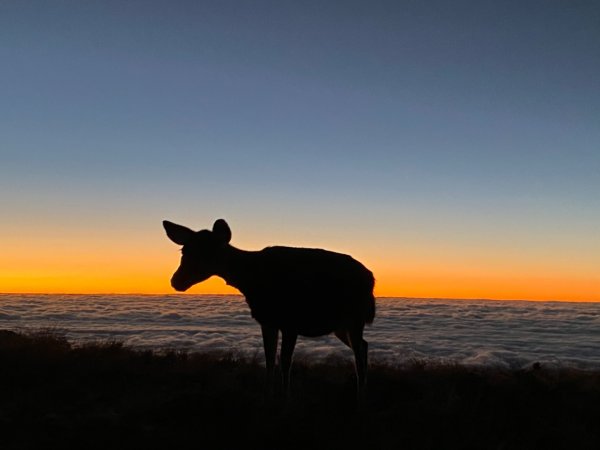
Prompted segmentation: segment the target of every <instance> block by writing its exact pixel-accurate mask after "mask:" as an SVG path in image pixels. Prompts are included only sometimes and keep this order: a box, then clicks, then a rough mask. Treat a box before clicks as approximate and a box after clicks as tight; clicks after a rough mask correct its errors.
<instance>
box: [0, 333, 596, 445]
mask: <svg viewBox="0 0 600 450" xmlns="http://www.w3.org/2000/svg"><path fill="white" fill-rule="evenodd" d="M263 377H264V369H263V367H262V365H261V364H260V363H258V362H257V361H255V360H251V359H244V358H239V357H236V356H235V355H231V354H186V353H181V352H166V353H153V352H150V351H136V350H132V349H130V348H127V347H124V346H122V345H121V344H120V343H118V342H105V343H98V344H93V345H83V346H73V345H71V344H70V343H69V342H68V341H67V340H66V339H65V338H64V337H61V336H60V335H56V334H53V333H44V332H41V333H34V334H17V333H13V332H8V331H0V448H1V449H16V448H40V449H42V448H81V449H89V448H106V449H116V448H123V449H130V448H199V449H228V450H229V449H232V450H233V449H235V450H237V449H318V448H327V449H342V448H343V449H348V448H361V449H400V448H404V449H454V448H456V449H552V448H564V449H598V448H600V373H598V372H584V371H576V370H569V369H561V370H550V369H548V370H547V369H545V368H543V367H541V368H539V369H537V370H536V369H533V368H532V369H531V370H525V371H502V370H493V369H487V370H476V369H473V368H466V367H462V366H452V365H439V366H430V365H427V364H425V363H423V362H419V361H416V362H415V363H414V364H412V365H410V366H409V367H404V368H392V367H387V366H380V365H372V366H371V370H370V377H369V389H368V392H367V396H366V398H365V400H364V402H362V403H361V404H360V405H356V402H355V398H354V377H353V373H352V368H351V366H350V364H349V363H346V362H328V363H326V364H305V363H303V362H302V361H296V362H295V364H294V368H293V374H292V382H293V389H292V390H293V392H292V395H291V398H290V399H289V400H288V401H287V402H284V401H283V400H282V398H281V396H279V397H277V396H276V397H275V398H274V399H265V397H264V395H263V381H264V379H263Z"/></svg>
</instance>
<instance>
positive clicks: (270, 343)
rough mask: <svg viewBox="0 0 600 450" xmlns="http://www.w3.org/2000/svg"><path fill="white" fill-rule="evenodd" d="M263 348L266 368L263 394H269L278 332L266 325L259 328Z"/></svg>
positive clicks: (271, 387) (271, 389) (271, 386)
mask: <svg viewBox="0 0 600 450" xmlns="http://www.w3.org/2000/svg"><path fill="white" fill-rule="evenodd" d="M260 328H261V331H262V337H263V345H264V348H265V363H266V366H267V380H266V389H265V392H266V393H268V394H270V393H272V391H273V375H274V373H275V355H276V354H277V340H278V338H279V330H278V329H277V328H274V327H270V326H268V325H261V326H260Z"/></svg>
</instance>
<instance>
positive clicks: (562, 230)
mask: <svg viewBox="0 0 600 450" xmlns="http://www.w3.org/2000/svg"><path fill="white" fill-rule="evenodd" d="M0 61H1V63H0V64H1V70H0V211H1V218H2V220H1V221H0V249H1V250H0V292H61V293H69V292H73V293H88V292H98V293H108V292H111V293H132V292H139V293H166V292H171V291H172V289H171V287H170V286H169V279H170V276H171V274H172V272H173V271H174V270H175V269H176V268H177V265H178V262H179V256H180V255H179V253H178V250H179V249H178V248H177V246H176V245H175V244H173V243H171V242H170V241H168V239H167V238H166V236H165V235H164V231H163V229H162V227H161V221H162V220H163V219H168V220H171V221H173V222H177V223H182V224H184V225H187V226H189V227H191V228H194V229H203V228H210V227H211V226H212V223H213V222H214V221H215V220H216V219H218V218H224V219H226V220H227V221H228V223H229V225H230V226H231V228H232V231H233V239H232V244H233V245H235V246H237V247H240V248H244V249H254V250H258V249H261V248H263V247H265V246H268V245H274V244H278V245H290V246H299V247H320V248H327V249H330V250H334V251H339V252H342V253H348V254H351V255H353V256H354V257H355V258H356V259H359V260H360V261H362V262H363V263H364V264H365V265H366V266H367V267H369V268H370V269H371V270H372V271H373V272H374V274H375V277H376V279H377V285H376V294H377V295H379V296H402V297H445V298H493V299H532V300H574V301H590V300H591V301H600V195H599V194H598V193H599V192H600V77H599V76H598V74H599V73H600V4H599V3H598V2H597V1H577V0H573V1H568V2H565V1H552V0H545V1H528V0H525V1H501V2H499V1H486V0H478V1H460V0H458V1H453V2H448V1H426V0H425V1H416V0H415V1H376V0H374V1H368V2H367V1H363V2H355V1H323V0H320V1H312V0H306V1H298V2H291V1H284V0H280V1H252V2H244V1H228V0H220V1H208V0H207V1H162V2H159V1H125V2H124V1H85V2H82V1H58V0H57V1H51V2H48V1H27V0H14V1H11V0H4V1H0ZM191 292H193V293H230V292H234V291H232V290H231V288H229V287H227V286H226V285H225V283H224V282H223V281H222V280H220V279H217V278H212V279H210V280H209V281H207V282H205V283H203V284H201V285H198V286H196V287H194V288H192V289H191Z"/></svg>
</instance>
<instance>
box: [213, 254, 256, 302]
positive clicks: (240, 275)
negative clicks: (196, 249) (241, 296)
mask: <svg viewBox="0 0 600 450" xmlns="http://www.w3.org/2000/svg"><path fill="white" fill-rule="evenodd" d="M255 256H256V252H250V251H246V250H240V249H239V248H235V247H233V246H231V245H228V246H227V247H226V249H225V251H224V254H223V260H222V264H221V267H220V268H219V272H218V273H217V274H216V275H217V276H219V277H221V278H223V279H224V280H225V282H226V283H227V284H228V285H229V286H233V287H234V288H236V289H238V290H239V291H241V292H242V293H244V291H246V289H247V287H248V284H249V283H250V282H251V280H252V278H253V276H252V272H253V268H255Z"/></svg>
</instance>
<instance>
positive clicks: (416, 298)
mask: <svg viewBox="0 0 600 450" xmlns="http://www.w3.org/2000/svg"><path fill="white" fill-rule="evenodd" d="M0 295H73V296H75V295H79V296H83V295H120V296H127V295H145V296H154V297H158V296H165V295H170V296H186V295H188V296H197V297H201V296H220V297H244V295H243V294H242V293H222V292H221V293H208V292H203V293H197V292H190V293H186V292H165V293H161V292H0ZM375 298H376V299H404V300H451V301H485V302H536V303H540V302H542V303H543V302H546V303H600V300H565V299H552V300H549V299H527V298H491V297H410V296H402V295H397V296H396V295H376V296H375Z"/></svg>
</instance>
